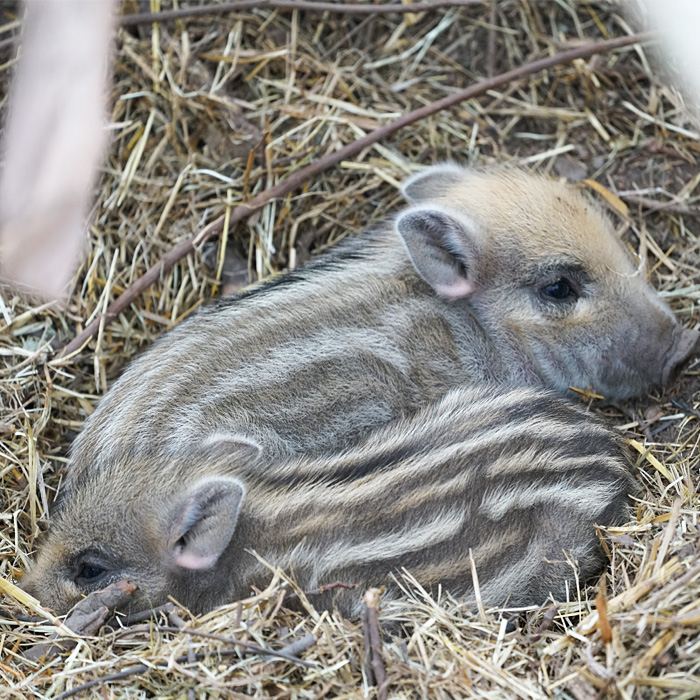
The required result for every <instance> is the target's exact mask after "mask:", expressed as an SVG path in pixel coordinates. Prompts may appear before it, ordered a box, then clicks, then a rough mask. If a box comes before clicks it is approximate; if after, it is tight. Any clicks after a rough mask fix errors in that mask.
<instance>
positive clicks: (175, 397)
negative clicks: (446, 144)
mask: <svg viewBox="0 0 700 700" xmlns="http://www.w3.org/2000/svg"><path fill="white" fill-rule="evenodd" d="M403 191H404V194H405V195H406V197H407V198H408V199H409V201H410V202H411V203H412V205H411V206H410V207H408V208H406V209H404V210H403V211H401V212H399V213H398V214H397V216H395V217H394V218H393V219H392V220H390V221H388V222H386V223H385V224H383V225H381V226H379V227H378V228H377V229H375V230H373V231H369V232H367V233H365V234H364V235H361V236H359V237H357V238H355V239H352V240H349V241H347V242H345V243H344V244H341V245H340V246H338V247H336V248H335V249H333V250H331V251H330V252H329V253H327V254H324V255H321V256H319V257H318V258H317V259H316V260H315V261H313V262H312V263H310V264H309V265H308V266H307V267H306V268H305V269H303V270H300V271H297V272H293V273H290V274H288V275H285V276H282V277H280V278H278V279H276V280H274V281H272V282H269V283H267V284H263V285H262V286H260V287H259V288H258V289H255V290H253V291H251V292H246V293H243V294H241V295H239V296H237V297H233V298H230V299H223V300H221V301H219V302H218V303H215V304H213V305H212V306H211V307H209V308H207V309H204V310H203V311H201V312H200V313H197V314H196V315H194V316H193V317H192V318H191V319H189V320H188V321H186V322H184V323H183V324H181V325H180V326H179V327H178V328H175V329H174V330H172V331H170V332H169V333H166V334H165V336H164V337H162V338H161V339H160V340H159V341H158V342H156V343H155V345H154V346H153V347H152V348H151V349H150V350H148V351H146V352H145V353H144V354H143V355H142V356H141V357H139V358H138V359H136V360H135V361H134V362H133V363H132V365H131V367H130V368H128V369H127V370H126V372H125V373H124V375H123V376H122V377H121V379H120V380H118V381H117V382H116V384H115V385H114V386H113V387H112V389H111V390H110V391H109V392H108V394H107V395H106V396H105V398H104V399H103V400H102V402H101V404H100V405H99V406H98V407H97V410H96V411H95V412H94V414H93V415H92V416H91V417H90V419H89V420H88V421H87V424H86V425H85V428H84V430H83V431H82V433H81V435H80V436H79V437H78V439H77V440H76V442H75V445H74V449H73V456H72V461H71V466H70V468H71V470H75V469H78V470H80V469H83V468H88V467H89V465H96V466H100V465H103V464H109V463H111V462H115V463H121V462H122V461H123V460H124V459H127V458H129V459H130V458H133V459H137V460H143V459H148V458H149V457H150V456H154V457H155V458H159V457H160V456H163V455H180V454H183V452H185V451H187V450H188V449H194V448H195V447H196V446H197V445H198V444H200V442H201V441H202V440H203V439H206V438H207V436H214V435H217V434H221V433H227V432H229V433H231V434H234V435H235V434H244V435H248V436H250V437H251V438H253V439H254V440H255V441H257V442H258V443H259V444H261V445H263V446H264V448H265V450H266V451H267V452H268V453H270V454H275V455H278V456H284V455H290V454H298V453H304V454H312V455H314V454H315V455H319V454H324V453H332V452H335V451H337V450H338V449H342V448H344V447H347V446H350V445H352V444H354V443H356V442H357V440H358V439H361V438H363V437H364V436H366V435H367V434H368V432H369V431H370V430H371V429H374V428H377V427H379V426H382V425H384V424H386V423H388V422H390V421H391V420H393V419H395V418H398V417H400V416H403V415H410V414H411V413H413V412H415V411H416V410H418V409H419V408H420V407H421V406H424V405H426V404H428V403H430V402H432V401H434V400H436V399H438V398H440V397H441V396H443V395H444V394H445V393H446V392H447V391H449V390H450V389H451V388H453V387H457V386H464V385H477V384H483V383H485V382H497V383H501V384H505V385H510V386H515V385H544V386H548V387H550V388H552V389H554V390H555V391H557V392H559V393H561V394H565V393H567V392H568V391H569V387H577V388H579V389H588V388H592V389H593V390H595V391H596V392H598V393H601V394H603V395H604V396H606V397H607V398H609V399H620V398H624V397H628V396H633V395H636V394H640V393H642V392H644V391H646V390H647V389H649V388H650V387H652V386H656V385H665V384H668V383H669V382H670V381H671V379H672V378H673V376H674V374H675V373H676V372H677V371H678V369H679V367H680V366H681V365H682V364H683V362H685V360H687V359H688V357H689V356H690V354H691V352H692V350H693V348H694V346H695V343H696V340H697V337H698V333H697V332H696V331H695V330H684V329H683V328H682V327H681V326H680V324H679V323H678V322H677V321H676V319H675V317H674V315H673V313H672V312H671V309H670V308H669V307H668V306H667V305H666V304H665V303H664V302H663V301H662V300H661V299H660V298H659V297H658V295H657V294H656V293H655V292H654V290H653V289H652V288H651V287H650V286H649V284H648V283H647V281H646V279H645V277H644V274H643V273H642V272H641V270H640V268H639V266H638V265H637V264H636V262H635V261H634V260H633V259H632V256H631V255H630V254H629V252H628V251H627V250H626V249H625V247H624V245H623V244H622V243H621V242H620V241H619V240H618V238H617V236H616V234H615V231H614V230H613V228H612V226H611V224H610V222H609V221H608V220H607V218H606V217H605V216H604V215H603V214H602V213H601V211H600V210H599V209H598V207H597V206H595V205H594V204H593V203H592V202H591V201H590V200H589V199H588V198H587V197H585V196H584V195H583V194H582V193H581V192H579V191H578V190H576V189H574V188H572V187H570V186H568V185H566V184H563V183H561V182H555V181H553V180H550V179H548V178H545V177H541V176H537V175H531V174H526V173H522V172H518V171H503V172H495V173H480V172H475V171H472V170H469V169H465V168H461V167H458V166H456V165H451V164H447V165H442V166H436V167H434V168H429V169H427V170H425V171H423V172H421V173H419V174H418V175H416V176H414V177H413V178H411V179H409V180H408V182H407V183H406V184H405V186H404V189H403Z"/></svg>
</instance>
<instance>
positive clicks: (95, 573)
mask: <svg viewBox="0 0 700 700" xmlns="http://www.w3.org/2000/svg"><path fill="white" fill-rule="evenodd" d="M106 571H107V570H106V569H104V568H102V567H101V566H97V565H96V564H83V566H82V567H81V569H80V572H79V573H78V579H79V580H82V581H96V580H97V579H98V578H100V577H101V576H104V574H105V573H106Z"/></svg>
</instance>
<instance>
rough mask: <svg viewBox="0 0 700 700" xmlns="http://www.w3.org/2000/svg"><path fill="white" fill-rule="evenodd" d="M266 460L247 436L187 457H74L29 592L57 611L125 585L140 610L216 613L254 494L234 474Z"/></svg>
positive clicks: (220, 438) (28, 580) (210, 442)
mask: <svg viewBox="0 0 700 700" xmlns="http://www.w3.org/2000/svg"><path fill="white" fill-rule="evenodd" d="M259 456H260V448H259V446H258V445H257V444H256V443H254V442H252V441H251V440H249V439H248V438H245V437H242V436H237V435H231V436H227V435H218V434H217V435H215V436H213V437H212V438H209V439H203V441H202V445H201V447H200V448H199V449H198V450H197V451H196V452H193V453H187V454H185V455H177V456H169V455H160V456H151V457H150V458H149V459H132V458H130V457H129V456H128V455H124V456H123V458H122V459H120V460H116V461H114V462H110V463H109V464H101V465H99V466H96V465H94V464H87V463H84V462H82V461H80V460H74V461H73V462H72V464H71V468H70V470H69V474H68V479H67V482H66V484H65V486H64V489H63V492H62V494H61V496H60V498H59V500H58V502H57V504H56V508H55V510H54V512H53V513H52V516H51V522H50V528H49V532H48V533H47V535H46V536H45V538H44V541H43V543H42V544H41V546H40V548H39V552H38V555H37V558H36V562H35V564H34V566H33V567H32V569H31V570H30V572H29V573H28V574H27V576H26V577H25V579H24V580H23V582H22V585H23V588H24V590H26V591H27V592H28V593H30V594H31V595H34V596H36V597H37V598H38V599H39V600H40V601H41V603H42V604H43V605H45V606H46V607H49V608H51V609H53V610H54V611H55V612H56V613H58V614H64V613H66V612H68V610H69V609H70V608H72V607H73V606H74V605H75V604H76V603H78V602H79V601H80V599H81V598H82V597H83V596H84V595H86V594H88V593H91V592H93V591H97V590H100V589H102V588H104V587H105V586H108V585H109V584H112V583H115V582H117V581H119V580H122V579H127V580H129V581H130V582H132V583H134V584H136V586H137V589H136V591H135V592H134V593H133V594H132V595H131V596H130V599H129V608H130V609H131V610H132V611H134V610H144V609H147V608H149V607H153V606H157V605H160V604H162V603H165V602H166V601H167V597H168V595H172V596H173V597H174V598H175V599H177V600H178V601H179V602H180V603H182V604H184V605H186V606H188V607H190V608H191V609H192V610H194V611H197V612H201V611H203V610H206V609H209V608H211V607H213V606H214V605H216V604H218V603H219V602H221V599H222V595H225V592H226V590H227V587H228V582H229V579H232V578H235V573H234V572H231V571H228V570H227V569H228V567H227V566H222V565H220V562H219V560H220V558H221V557H222V555H223V553H224V551H225V550H226V549H227V547H229V545H230V542H231V539H232V537H233V535H234V532H235V531H236V526H237V524H238V518H239V514H240V510H241V507H242V504H243V503H244V502H245V497H246V489H245V486H244V484H243V483H242V481H241V480H240V479H239V478H237V477H236V476H234V474H233V471H235V470H244V469H246V468H247V467H248V466H251V465H253V464H256V463H257V462H258V460H259ZM229 563H230V562H229Z"/></svg>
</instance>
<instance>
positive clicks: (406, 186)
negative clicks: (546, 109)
mask: <svg viewBox="0 0 700 700" xmlns="http://www.w3.org/2000/svg"><path fill="white" fill-rule="evenodd" d="M467 173H468V170H467V169H466V168H463V167H462V166H460V165H457V164H456V163H440V164H439V165H433V166H431V167H430V168H425V169H424V170H421V171H420V172H418V173H416V174H415V175H412V176H411V177H409V178H408V179H407V180H406V181H405V182H404V183H403V184H402V185H401V194H402V195H403V196H404V197H405V198H406V199H407V200H408V201H409V202H410V203H411V204H418V203H419V202H427V201H434V200H435V199H436V198H437V197H439V196H441V195H444V194H445V192H446V191H447V190H448V189H449V188H451V187H452V186H453V185H455V184H457V183H458V182H459V181H460V180H463V179H464V177H465V175H466V174H467Z"/></svg>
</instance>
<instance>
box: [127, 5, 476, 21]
mask: <svg viewBox="0 0 700 700" xmlns="http://www.w3.org/2000/svg"><path fill="white" fill-rule="evenodd" d="M487 1H488V0H435V2H417V3H415V4H414V5H411V4H406V5H404V4H400V3H384V4H379V5H369V4H367V5H364V4H361V3H343V2H304V1H303V0H239V2H224V3H221V4H217V5H215V4H213V3H212V4H211V5H200V6H198V7H184V8H182V9H181V10H164V11H163V12H144V13H143V14H133V15H122V16H121V17H118V18H117V22H118V23H119V24H120V25H121V26H122V27H132V26H134V25H136V24H149V23H151V22H168V21H172V20H177V19H184V18H185V17H196V16H201V15H223V14H225V13H228V12H237V11H240V10H282V11H286V12H291V11H293V10H303V11H304V12H334V13H342V14H346V15H371V14H388V13H395V14H405V13H408V12H413V13H418V12H431V11H433V10H441V9H445V8H448V7H460V6H467V7H468V6H470V5H484V4H485V3H486V2H487Z"/></svg>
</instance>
